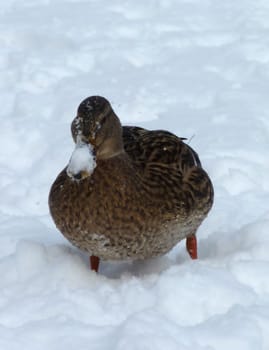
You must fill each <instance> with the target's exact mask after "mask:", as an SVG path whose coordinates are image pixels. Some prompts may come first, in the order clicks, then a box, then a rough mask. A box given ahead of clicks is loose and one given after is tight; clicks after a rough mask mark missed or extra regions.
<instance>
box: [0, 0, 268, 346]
mask: <svg viewBox="0 0 269 350" xmlns="http://www.w3.org/2000/svg"><path fill="white" fill-rule="evenodd" d="M268 18H269V2H268V0H256V1H253V0H244V1H243V0H238V1H234V0H225V1H222V0H203V1H201V0H147V1H137V0H115V1H105V0H88V1H87V0H76V1H75V0H53V1H52V0H24V1H20V0H9V1H4V0H2V1H1V6H0V106H1V107H0V122H1V124H0V125H1V129H0V349H1V350H17V349H20V350H21V349H27V350H43V349H46V350H47V349H51V350H62V349H63V350H66V349H68V350H69V349H74V350H75V349H81V350H84V349H85V350H88V349H90V350H111V349H116V350H123V349H130V350H151V349H152V350H158V349H160V350H161V349H162V350H163V349H167V350H194V349H195V350H228V349H231V350H235V349H236V350H268V349H269V333H268V329H269V278H268V273H269V206H268V203H269V181H268V180H269V178H268V173H269V142H268V140H269V97H268V96H269V20H268ZM95 94H100V95H103V96H105V97H106V98H108V99H109V100H110V101H111V102H112V105H113V107H114V109H115V111H116V112H117V113H118V115H119V116H120V118H121V120H122V122H123V123H126V124H127V123H128V124H136V125H140V126H143V127H146V128H151V129H156V128H164V129H167V130H170V131H172V132H174V133H176V134H177V135H179V136H183V137H187V138H189V139H190V144H191V146H192V147H194V148H195V149H196V150H197V151H198V153H199V154H200V157H201V160H202V162H203V165H204V167H205V169H206V170H207V171H208V173H209V174H210V176H211V178H212V180H213V183H214V186H215V205H214V208H213V210H212V211H211V213H210V215H209V216H208V219H207V220H206V221H205V222H204V224H203V225H202V226H201V228H200V230H199V233H198V239H199V256H200V259H199V260H198V261H191V260H190V258H189V257H188V256H187V253H186V251H185V247H184V245H185V244H184V243H181V244H179V245H178V246H177V247H176V248H175V249H174V250H173V251H172V252H171V253H169V254H168V255H166V256H164V257H162V258H159V259H157V260H152V261H147V262H144V263H141V262H140V263H138V262H137V263H133V264H130V263H129V264H127V263H118V264H116V263H114V264H110V263H102V265H101V269H100V273H99V274H98V275H96V274H95V273H94V272H91V271H90V270H89V268H88V258H87V256H86V255H84V254H83V253H81V252H79V251H78V250H76V249H75V248H73V247H72V246H70V245H69V243H68V242H67V241H66V240H65V239H64V238H63V237H62V236H61V234H60V233H59V232H58V231H57V230H56V228H55V227H54V224H53V222H52V220H51V218H50V216H49V213H48V205H47V197H48V192H49V188H50V185H51V183H52V182H53V180H54V179H55V177H56V175H57V174H58V173H59V171H60V170H61V169H62V168H63V167H64V166H65V165H66V164H67V162H68V160H69V159H70V156H71V153H72V151H73V147H74V146H73V142H72V139H71V135H70V123H71V121H72V119H73V117H74V116H75V113H76V108H77V106H78V104H79V103H80V102H81V100H82V99H84V98H85V97H87V96H90V95H95Z"/></svg>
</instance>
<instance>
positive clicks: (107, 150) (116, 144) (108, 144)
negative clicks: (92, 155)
mask: <svg viewBox="0 0 269 350" xmlns="http://www.w3.org/2000/svg"><path fill="white" fill-rule="evenodd" d="M95 151H96V158H97V160H98V159H100V160H105V159H109V158H113V157H116V156H118V155H120V154H123V153H125V151H124V147H123V141H122V138H120V137H119V138H109V139H106V140H105V141H104V142H103V143H102V144H101V145H100V146H98V147H96V149H95Z"/></svg>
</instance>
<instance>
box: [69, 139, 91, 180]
mask: <svg viewBox="0 0 269 350" xmlns="http://www.w3.org/2000/svg"><path fill="white" fill-rule="evenodd" d="M95 167H96V160H95V154H94V149H93V146H92V145H91V144H89V143H83V142H81V141H79V142H77V143H76V147H75V149H74V151H73V153H72V155H71V158H70V160H69V163H68V166H67V169H66V172H67V175H68V176H69V177H70V178H72V179H73V180H77V181H80V180H83V179H85V178H87V177H89V176H91V175H92V173H93V171H94V169H95Z"/></svg>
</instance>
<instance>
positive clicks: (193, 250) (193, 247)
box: [186, 234, 198, 259]
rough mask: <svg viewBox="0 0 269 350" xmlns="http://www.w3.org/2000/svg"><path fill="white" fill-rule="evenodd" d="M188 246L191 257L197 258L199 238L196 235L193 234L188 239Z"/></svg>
mask: <svg viewBox="0 0 269 350" xmlns="http://www.w3.org/2000/svg"><path fill="white" fill-rule="evenodd" d="M186 248H187V251H188V253H189V254H190V257H191V258H192V259H197V258H198V254H197V239H196V235H195V234H193V235H191V236H189V237H187V239H186Z"/></svg>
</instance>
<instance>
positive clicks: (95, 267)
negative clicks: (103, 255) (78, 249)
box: [90, 255, 100, 272]
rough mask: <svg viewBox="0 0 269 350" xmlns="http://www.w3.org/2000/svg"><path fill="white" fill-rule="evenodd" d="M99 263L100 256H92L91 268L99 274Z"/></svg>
mask: <svg viewBox="0 0 269 350" xmlns="http://www.w3.org/2000/svg"><path fill="white" fill-rule="evenodd" d="M99 263H100V259H99V258H98V256H95V255H91V256H90V266H91V269H92V270H93V271H95V272H98V268H99Z"/></svg>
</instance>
